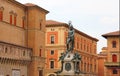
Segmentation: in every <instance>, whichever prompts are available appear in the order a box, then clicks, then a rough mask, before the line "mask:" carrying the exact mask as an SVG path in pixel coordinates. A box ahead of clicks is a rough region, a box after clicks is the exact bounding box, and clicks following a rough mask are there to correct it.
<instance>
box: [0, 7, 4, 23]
mask: <svg viewBox="0 0 120 76" xmlns="http://www.w3.org/2000/svg"><path fill="white" fill-rule="evenodd" d="M3 11H4V7H0V21H3Z"/></svg>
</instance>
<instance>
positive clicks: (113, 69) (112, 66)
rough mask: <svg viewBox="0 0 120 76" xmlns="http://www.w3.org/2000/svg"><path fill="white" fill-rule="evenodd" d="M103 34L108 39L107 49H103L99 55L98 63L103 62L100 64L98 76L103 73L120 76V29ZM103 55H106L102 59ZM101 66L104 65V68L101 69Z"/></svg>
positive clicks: (103, 74)
mask: <svg viewBox="0 0 120 76" xmlns="http://www.w3.org/2000/svg"><path fill="white" fill-rule="evenodd" d="M102 36H103V37H104V38H106V39H107V47H106V49H105V50H106V51H104V52H103V51H102V52H101V53H100V54H99V57H98V63H101V64H99V65H98V74H99V75H98V76H101V74H102V76H120V31H114V32H110V33H107V34H104V35H102ZM103 55H105V57H104V58H103V59H101V56H103ZM100 66H102V70H100V69H101V68H100ZM103 70H104V71H103ZM100 73H101V74H100Z"/></svg>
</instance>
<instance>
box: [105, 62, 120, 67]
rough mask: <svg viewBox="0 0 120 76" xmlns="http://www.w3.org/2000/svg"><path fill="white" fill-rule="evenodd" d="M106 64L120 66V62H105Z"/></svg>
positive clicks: (107, 65)
mask: <svg viewBox="0 0 120 76" xmlns="http://www.w3.org/2000/svg"><path fill="white" fill-rule="evenodd" d="M104 65H105V66H106V67H114V66H116V67H118V66H119V67H120V62H105V63H104Z"/></svg>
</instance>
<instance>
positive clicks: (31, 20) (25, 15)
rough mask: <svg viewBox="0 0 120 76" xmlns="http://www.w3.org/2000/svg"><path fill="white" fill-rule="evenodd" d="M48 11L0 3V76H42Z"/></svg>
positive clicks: (1, 0) (10, 1)
mask: <svg viewBox="0 0 120 76" xmlns="http://www.w3.org/2000/svg"><path fill="white" fill-rule="evenodd" d="M47 13H48V11H47V10H45V9H43V8H41V7H39V6H37V5H34V4H30V3H28V4H21V3H19V2H17V1H15V0H0V76H44V73H43V72H44V66H45V53H44V51H45V22H46V14H47Z"/></svg>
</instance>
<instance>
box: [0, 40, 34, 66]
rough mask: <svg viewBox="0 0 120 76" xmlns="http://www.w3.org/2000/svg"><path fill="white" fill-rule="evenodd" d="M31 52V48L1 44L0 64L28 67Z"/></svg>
mask: <svg viewBox="0 0 120 76" xmlns="http://www.w3.org/2000/svg"><path fill="white" fill-rule="evenodd" d="M24 51H25V52H24ZM31 52H32V50H31V49H30V48H26V47H22V46H18V45H13V44H9V43H4V42H0V63H2V64H3V63H4V64H5V63H6V64H13V65H14V64H20V65H23V64H24V65H26V64H28V63H29V62H30V61H31ZM23 53H25V55H23Z"/></svg>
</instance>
